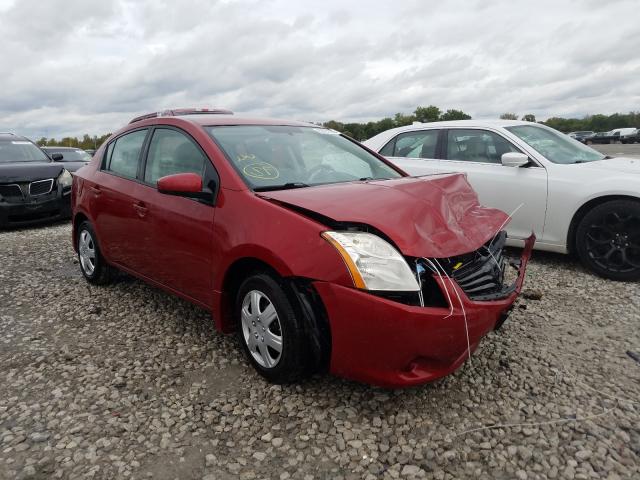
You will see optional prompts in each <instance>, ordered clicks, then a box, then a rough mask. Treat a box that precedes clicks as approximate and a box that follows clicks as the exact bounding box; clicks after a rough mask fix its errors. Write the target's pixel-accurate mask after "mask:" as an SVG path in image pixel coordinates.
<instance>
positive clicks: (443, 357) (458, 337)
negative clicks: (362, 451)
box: [314, 232, 535, 388]
mask: <svg viewBox="0 0 640 480" xmlns="http://www.w3.org/2000/svg"><path fill="white" fill-rule="evenodd" d="M505 241H506V233H505V232H500V233H499V234H498V235H496V236H495V237H494V238H492V239H491V240H489V241H488V242H486V243H485V244H484V245H482V246H481V247H480V248H479V249H477V250H475V251H473V252H469V253H467V254H464V255H457V256H453V257H445V258H426V257H405V258H406V260H407V263H408V264H409V265H411V266H412V268H413V269H414V274H415V275H416V278H417V279H418V281H419V284H420V291H419V292H418V293H415V292H411V293H403V292H384V293H383V292H372V291H368V292H365V291H361V290H357V289H353V288H347V287H344V286H341V285H337V284H334V283H329V282H315V283H314V286H315V288H316V290H317V291H318V293H319V294H320V296H321V298H322V301H323V303H324V305H325V308H326V310H327V316H328V318H329V321H330V327H331V337H332V347H331V350H332V353H331V363H330V370H331V372H332V373H334V374H337V375H340V376H343V377H347V378H352V379H354V380H358V381H365V382H367V383H371V384H374V385H378V386H382V387H390V388H397V387H406V386H411V385H417V384H422V383H427V382H431V381H434V380H436V379H438V378H441V377H443V376H445V375H448V374H449V373H451V372H453V371H454V370H456V369H457V368H458V367H459V366H460V365H462V363H463V362H464V361H465V360H466V359H467V358H468V357H469V356H470V355H471V353H472V352H473V351H474V350H475V349H476V348H477V347H478V345H479V343H480V341H481V340H482V338H483V337H484V336H485V335H486V334H487V333H488V332H490V331H491V330H493V329H496V328H498V327H500V326H501V325H502V323H503V322H504V320H505V319H506V317H507V315H508V313H509V311H510V310H511V308H512V306H513V303H514V302H515V300H516V297H517V295H518V293H519V292H520V290H521V288H522V283H523V281H524V276H525V270H526V265H527V262H528V260H529V258H530V256H531V250H532V248H533V244H534V242H535V236H534V235H532V236H531V237H530V238H529V239H527V241H526V242H525V248H524V249H523V251H522V254H521V255H520V258H517V259H513V260H510V259H508V258H507V256H506V254H505V252H504V245H505Z"/></svg>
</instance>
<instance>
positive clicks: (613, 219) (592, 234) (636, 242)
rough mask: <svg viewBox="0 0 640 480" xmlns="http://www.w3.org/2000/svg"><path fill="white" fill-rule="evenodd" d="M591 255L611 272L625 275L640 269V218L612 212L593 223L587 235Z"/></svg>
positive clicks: (593, 259)
mask: <svg viewBox="0 0 640 480" xmlns="http://www.w3.org/2000/svg"><path fill="white" fill-rule="evenodd" d="M585 240H586V247H587V253H588V254H589V256H590V257H591V259H592V261H593V262H594V263H596V264H597V265H599V266H600V267H601V268H604V269H606V270H609V271H613V272H619V273H625V272H632V271H634V270H637V269H640V217H639V216H637V215H635V214H633V213H627V212H623V211H620V210H611V211H609V212H607V213H605V214H604V215H602V216H600V218H599V219H598V221H597V222H594V223H592V224H591V225H590V226H589V228H588V230H587V232H586V238H585Z"/></svg>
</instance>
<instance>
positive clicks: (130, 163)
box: [107, 130, 147, 178]
mask: <svg viewBox="0 0 640 480" xmlns="http://www.w3.org/2000/svg"><path fill="white" fill-rule="evenodd" d="M146 136H147V131H146V130H136V131H135V132H132V133H128V134H126V135H123V136H121V137H120V138H118V139H117V140H116V141H115V143H112V144H111V145H109V148H108V149H107V155H108V157H107V161H108V168H107V170H109V171H111V172H113V173H116V174H118V175H122V176H123V177H128V178H136V175H137V173H138V160H139V159H140V152H141V151H142V145H143V144H144V139H145V137H146ZM109 156H110V158H109Z"/></svg>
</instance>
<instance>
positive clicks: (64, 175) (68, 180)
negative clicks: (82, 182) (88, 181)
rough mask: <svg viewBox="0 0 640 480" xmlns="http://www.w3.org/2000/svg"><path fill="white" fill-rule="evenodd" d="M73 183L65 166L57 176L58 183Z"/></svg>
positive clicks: (67, 185) (66, 184)
mask: <svg viewBox="0 0 640 480" xmlns="http://www.w3.org/2000/svg"><path fill="white" fill-rule="evenodd" d="M72 184H73V177H72V176H71V174H70V173H69V171H68V170H67V169H66V168H63V169H62V173H61V174H60V175H59V176H58V185H62V186H63V187H65V188H66V187H70V186H71V185H72Z"/></svg>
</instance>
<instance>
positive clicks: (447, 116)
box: [440, 109, 471, 120]
mask: <svg viewBox="0 0 640 480" xmlns="http://www.w3.org/2000/svg"><path fill="white" fill-rule="evenodd" d="M440 120H471V115H468V114H466V113H464V112H463V111H462V110H454V109H449V110H447V111H446V112H444V113H443V114H442V115H441V116H440Z"/></svg>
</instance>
